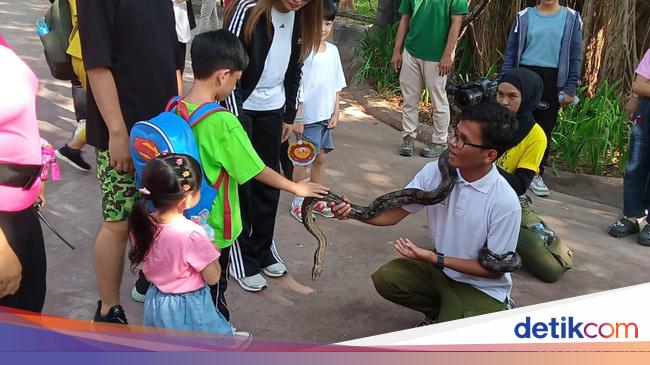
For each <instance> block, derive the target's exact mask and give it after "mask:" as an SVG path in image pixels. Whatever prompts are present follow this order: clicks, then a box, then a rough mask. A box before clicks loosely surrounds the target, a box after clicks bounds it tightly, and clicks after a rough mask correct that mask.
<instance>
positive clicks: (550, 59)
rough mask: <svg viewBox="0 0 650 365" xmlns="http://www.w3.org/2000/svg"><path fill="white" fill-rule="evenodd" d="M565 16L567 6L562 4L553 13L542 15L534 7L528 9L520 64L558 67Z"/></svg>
mask: <svg viewBox="0 0 650 365" xmlns="http://www.w3.org/2000/svg"><path fill="white" fill-rule="evenodd" d="M566 18H567V8H566V7H564V6H563V7H562V8H561V9H560V11H558V12H557V13H555V14H553V15H542V14H540V13H539V12H538V11H537V9H536V8H532V9H530V14H529V17H528V34H527V35H526V47H525V48H524V53H523V54H522V55H521V64H523V65H528V66H539V67H552V68H557V67H558V65H559V63H560V48H561V46H562V35H563V34H564V24H565V22H566Z"/></svg>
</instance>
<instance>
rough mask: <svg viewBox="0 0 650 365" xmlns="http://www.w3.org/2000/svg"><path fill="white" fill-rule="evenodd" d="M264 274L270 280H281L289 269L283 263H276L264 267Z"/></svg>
mask: <svg viewBox="0 0 650 365" xmlns="http://www.w3.org/2000/svg"><path fill="white" fill-rule="evenodd" d="M262 272H263V273H264V275H266V276H268V277H270V278H279V277H281V276H282V275H284V274H286V273H287V267H286V266H285V265H284V264H283V263H281V262H276V263H275V264H273V265H269V266H267V267H263V268H262Z"/></svg>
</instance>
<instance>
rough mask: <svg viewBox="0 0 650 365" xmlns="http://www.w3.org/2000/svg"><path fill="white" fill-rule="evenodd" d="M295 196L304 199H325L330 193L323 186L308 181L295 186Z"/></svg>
mask: <svg viewBox="0 0 650 365" xmlns="http://www.w3.org/2000/svg"><path fill="white" fill-rule="evenodd" d="M295 185H296V186H295V190H294V192H293V193H294V194H295V195H298V196H303V197H315V198H319V199H320V198H323V197H324V196H325V194H327V192H328V191H329V189H328V188H326V187H324V186H323V185H321V184H314V183H312V182H309V181H308V180H303V181H300V182H298V183H296V184H295Z"/></svg>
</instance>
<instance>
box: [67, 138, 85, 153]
mask: <svg viewBox="0 0 650 365" xmlns="http://www.w3.org/2000/svg"><path fill="white" fill-rule="evenodd" d="M67 145H68V147H70V148H74V149H75V150H80V149H82V148H83V146H85V145H86V141H84V140H83V139H81V138H79V137H78V136H74V137H72V139H71V140H70V142H68V143H67Z"/></svg>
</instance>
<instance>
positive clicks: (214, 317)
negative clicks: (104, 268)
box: [144, 284, 232, 336]
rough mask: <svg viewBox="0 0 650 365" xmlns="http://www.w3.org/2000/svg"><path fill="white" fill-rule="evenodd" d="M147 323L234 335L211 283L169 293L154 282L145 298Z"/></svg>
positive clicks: (145, 320)
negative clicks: (220, 308) (216, 299)
mask: <svg viewBox="0 0 650 365" xmlns="http://www.w3.org/2000/svg"><path fill="white" fill-rule="evenodd" d="M144 325H145V326H149V327H158V328H168V329H175V330H185V331H194V332H207V333H216V334H220V335H226V336H232V329H231V327H230V323H228V321H227V320H226V319H225V318H224V317H223V315H221V313H219V311H217V309H216V308H215V306H214V304H213V303H212V297H211V296H210V288H209V287H208V286H207V285H206V286H204V287H203V288H201V289H198V290H195V291H193V292H189V293H183V294H167V293H163V292H161V291H160V290H158V288H156V286H155V285H153V284H152V285H151V286H149V290H147V295H146V296H145V299H144Z"/></svg>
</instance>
